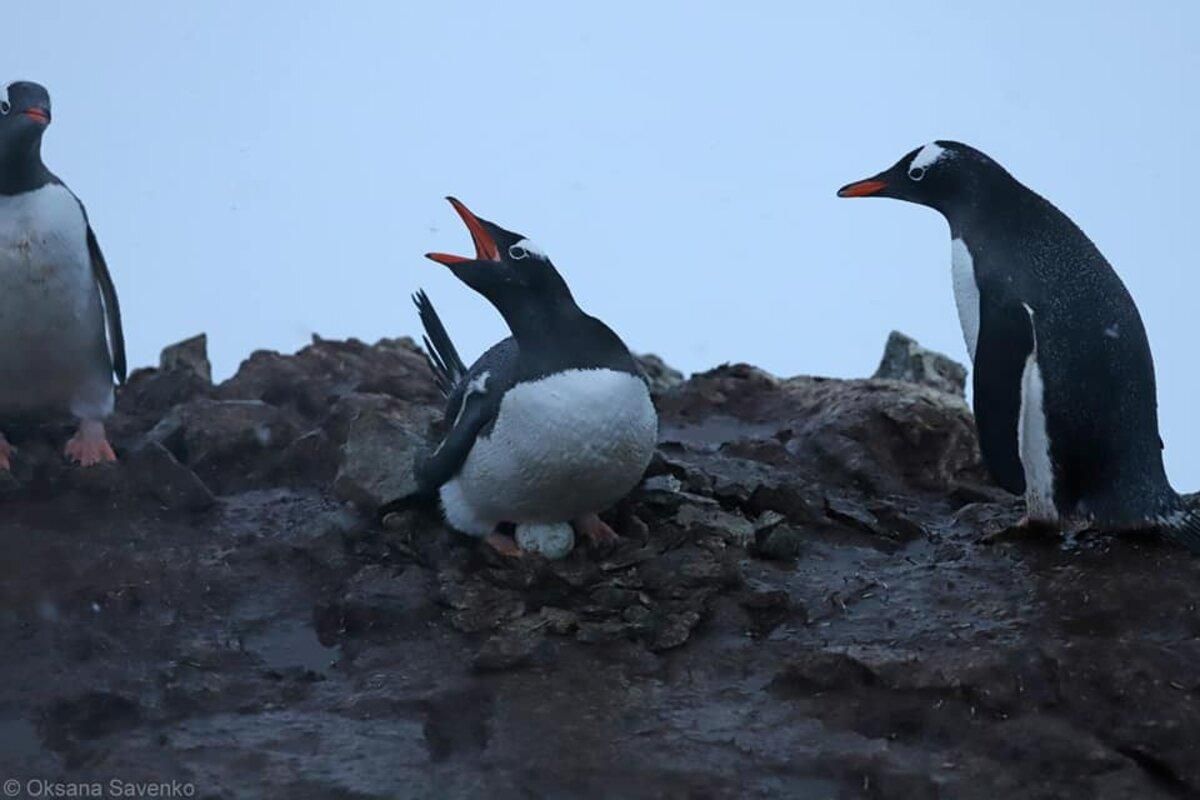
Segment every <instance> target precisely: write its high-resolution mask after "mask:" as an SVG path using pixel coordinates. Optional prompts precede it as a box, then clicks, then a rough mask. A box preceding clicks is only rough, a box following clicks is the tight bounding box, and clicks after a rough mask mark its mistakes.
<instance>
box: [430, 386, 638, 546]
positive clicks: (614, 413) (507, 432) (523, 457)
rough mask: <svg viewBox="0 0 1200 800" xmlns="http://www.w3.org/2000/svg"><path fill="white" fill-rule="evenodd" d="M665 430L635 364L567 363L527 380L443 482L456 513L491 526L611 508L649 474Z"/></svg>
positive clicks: (448, 506)
mask: <svg viewBox="0 0 1200 800" xmlns="http://www.w3.org/2000/svg"><path fill="white" fill-rule="evenodd" d="M657 440H658V416H657V414H656V412H655V410H654V405H653V403H651V401H650V393H649V391H648V390H647V389H646V385H645V383H643V382H642V381H641V380H640V379H638V378H637V377H635V376H633V375H630V374H629V373H625V372H617V371H613V370H607V369H586V370H568V371H565V372H560V373H556V374H554V375H550V376H547V377H545V378H542V379H540V380H537V381H532V382H529V383H523V384H519V385H517V386H515V387H513V388H512V389H510V390H509V391H508V392H507V393H506V394H505V396H504V399H503V400H502V401H501V404H500V410H499V412H498V414H497V416H496V421H495V425H494V426H493V428H492V430H491V432H490V434H489V435H487V436H481V437H480V438H479V439H477V440H476V442H475V445H474V447H473V448H472V449H471V453H470V455H468V456H467V460H466V462H465V463H464V464H463V467H462V469H461V470H460V471H459V474H458V475H457V476H455V478H454V479H453V480H451V481H450V482H449V483H447V484H446V486H444V487H443V490H442V501H443V506H444V508H445V510H446V514H447V518H448V519H449V521H450V522H451V524H453V525H455V527H458V528H460V529H461V530H464V531H466V532H468V533H475V534H477V535H483V534H486V533H487V532H489V530H490V527H491V526H492V525H494V524H495V523H497V522H539V523H549V522H563V521H567V520H571V519H573V518H575V517H578V516H580V515H582V514H586V513H589V512H596V511H602V510H604V509H605V508H607V507H608V506H610V505H612V504H613V503H614V502H616V501H617V500H619V499H620V498H621V497H622V496H623V495H624V494H625V493H627V492H628V491H629V490H630V489H632V488H633V487H634V486H635V485H636V484H637V482H638V480H640V479H641V476H642V473H643V472H644V471H645V469H646V466H647V465H648V464H649V463H650V458H651V456H652V455H653V453H654V447H655V445H656V443H657ZM472 518H473V520H474V522H475V523H476V524H471V523H472Z"/></svg>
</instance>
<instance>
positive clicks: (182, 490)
mask: <svg viewBox="0 0 1200 800" xmlns="http://www.w3.org/2000/svg"><path fill="white" fill-rule="evenodd" d="M124 463H125V467H126V469H127V470H128V472H129V476H130V478H131V479H132V480H133V481H135V482H136V484H137V485H138V486H139V487H140V488H141V489H142V490H143V491H145V492H147V493H148V494H150V495H151V496H153V497H154V498H155V499H157V500H158V501H159V502H160V503H162V505H163V507H164V508H167V509H171V510H180V511H204V510H206V509H209V508H212V507H213V505H215V504H216V502H217V500H216V497H215V496H214V495H213V493H212V491H210V490H209V488H208V487H207V486H205V485H204V481H202V480H200V478H199V477H197V475H196V473H195V472H192V471H191V470H190V469H188V468H187V467H185V466H184V465H183V464H180V463H179V461H177V460H176V459H175V456H174V455H173V454H172V453H171V451H170V450H168V449H167V448H166V447H164V446H163V445H162V443H160V442H157V441H153V440H151V441H148V442H145V443H143V444H142V445H141V446H140V447H138V448H137V449H135V450H133V451H132V452H130V453H129V454H128V455H127V456H126V458H125V462H124Z"/></svg>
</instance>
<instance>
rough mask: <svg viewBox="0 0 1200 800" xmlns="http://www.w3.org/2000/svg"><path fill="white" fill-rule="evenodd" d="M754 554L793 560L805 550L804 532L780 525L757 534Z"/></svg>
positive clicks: (768, 557)
mask: <svg viewBox="0 0 1200 800" xmlns="http://www.w3.org/2000/svg"><path fill="white" fill-rule="evenodd" d="M755 537H756V538H755V546H754V554H755V555H757V556H759V557H760V558H766V559H770V560H772V561H793V560H795V559H797V558H799V557H800V554H801V553H802V552H803V551H804V542H805V537H804V534H803V533H802V532H801V531H799V530H797V529H796V528H791V527H788V526H778V527H773V528H768V529H766V530H763V531H759V532H758V533H756V534H755Z"/></svg>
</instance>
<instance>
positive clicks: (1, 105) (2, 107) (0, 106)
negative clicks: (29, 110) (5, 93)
mask: <svg viewBox="0 0 1200 800" xmlns="http://www.w3.org/2000/svg"><path fill="white" fill-rule="evenodd" d="M9 111H12V106H11V105H9V103H8V101H7V100H0V114H6V115H7V114H8V112H9Z"/></svg>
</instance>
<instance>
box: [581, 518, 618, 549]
mask: <svg viewBox="0 0 1200 800" xmlns="http://www.w3.org/2000/svg"><path fill="white" fill-rule="evenodd" d="M572 524H573V525H574V526H575V530H576V531H578V532H579V533H581V534H583V535H584V536H586V537H587V539H588V541H589V542H591V543H592V544H593V545H595V546H597V547H607V546H610V545H614V544H616V543H617V542H619V541H621V537H620V536H618V535H617V532H616V531H614V530H613V529H612V528H611V527H610V526H609V524H608V523H607V522H605V521H604V520H602V519H600V517H598V516H596V515H595V514H584V515H583V516H582V517H577V518H576V519H575V520H574V521H573V523H572Z"/></svg>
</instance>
